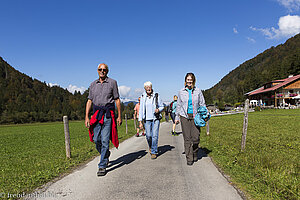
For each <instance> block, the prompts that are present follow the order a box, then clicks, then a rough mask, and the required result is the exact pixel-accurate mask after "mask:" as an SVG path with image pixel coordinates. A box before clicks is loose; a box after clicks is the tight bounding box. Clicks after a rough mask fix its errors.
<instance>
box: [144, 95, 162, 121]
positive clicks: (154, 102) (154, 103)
mask: <svg viewBox="0 0 300 200" xmlns="http://www.w3.org/2000/svg"><path fill="white" fill-rule="evenodd" d="M152 97H153V99H152V105H153V111H154V110H155V109H156V101H155V92H153V93H152ZM146 98H147V93H146V92H144V93H143V94H142V96H141V101H140V112H139V121H142V120H146ZM158 106H159V107H158V110H159V112H161V111H163V109H164V105H163V103H162V101H161V99H160V96H159V95H158ZM152 114H153V119H156V117H155V115H154V113H152ZM160 116H161V113H160Z"/></svg>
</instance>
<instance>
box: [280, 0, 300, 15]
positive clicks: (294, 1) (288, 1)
mask: <svg viewBox="0 0 300 200" xmlns="http://www.w3.org/2000/svg"><path fill="white" fill-rule="evenodd" d="M277 2H279V3H280V4H281V5H283V6H284V7H285V8H287V9H288V10H289V11H290V12H292V11H298V10H299V8H300V0H277Z"/></svg>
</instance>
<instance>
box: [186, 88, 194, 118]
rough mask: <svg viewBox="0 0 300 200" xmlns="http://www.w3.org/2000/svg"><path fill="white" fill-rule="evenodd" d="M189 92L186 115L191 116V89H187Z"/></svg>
mask: <svg viewBox="0 0 300 200" xmlns="http://www.w3.org/2000/svg"><path fill="white" fill-rule="evenodd" d="M187 90H188V92H189V100H188V110H187V113H188V114H193V99H192V89H187Z"/></svg>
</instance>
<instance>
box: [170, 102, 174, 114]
mask: <svg viewBox="0 0 300 200" xmlns="http://www.w3.org/2000/svg"><path fill="white" fill-rule="evenodd" d="M173 103H174V101H172V102H171V103H170V112H172V111H173Z"/></svg>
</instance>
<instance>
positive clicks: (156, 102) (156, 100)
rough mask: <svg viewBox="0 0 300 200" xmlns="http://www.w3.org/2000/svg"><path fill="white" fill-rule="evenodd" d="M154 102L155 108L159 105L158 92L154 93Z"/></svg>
mask: <svg viewBox="0 0 300 200" xmlns="http://www.w3.org/2000/svg"><path fill="white" fill-rule="evenodd" d="M155 104H156V108H159V106H158V93H155Z"/></svg>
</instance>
